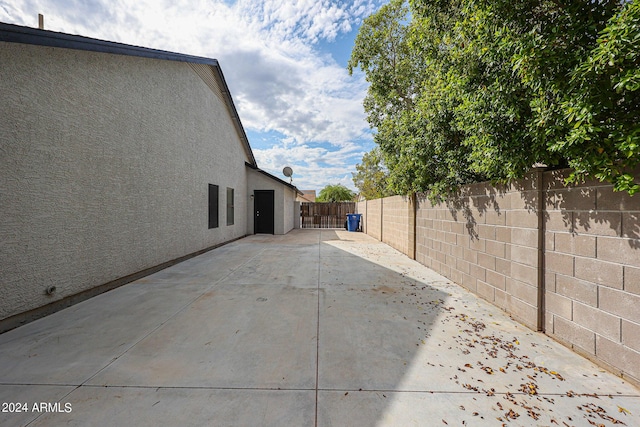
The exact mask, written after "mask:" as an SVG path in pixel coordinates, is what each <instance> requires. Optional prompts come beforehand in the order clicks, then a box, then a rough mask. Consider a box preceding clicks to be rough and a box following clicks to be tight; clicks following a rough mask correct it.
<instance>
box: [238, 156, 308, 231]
mask: <svg viewBox="0 0 640 427" xmlns="http://www.w3.org/2000/svg"><path fill="white" fill-rule="evenodd" d="M247 171H248V175H247V188H248V212H250V214H249V215H247V230H248V233H249V234H254V216H253V212H254V209H255V207H254V198H253V197H251V196H252V195H253V194H254V191H255V190H273V192H274V193H273V194H274V234H286V233H288V232H289V231H291V230H293V228H294V226H295V223H294V218H295V212H296V208H295V203H294V202H295V199H296V196H297V195H298V194H299V192H298V190H297V189H296V188H295V187H293V186H291V185H289V184H286V183H284V182H282V181H281V180H279V179H277V178H275V177H273V176H271V175H269V174H266V173H264V172H263V171H261V170H256V169H254V168H251V167H247ZM298 212H299V211H298ZM299 216H300V214H299V213H298V218H299Z"/></svg>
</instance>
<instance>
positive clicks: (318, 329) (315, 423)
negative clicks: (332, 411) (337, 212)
mask: <svg viewBox="0 0 640 427" xmlns="http://www.w3.org/2000/svg"><path fill="white" fill-rule="evenodd" d="M321 258H322V231H321V232H320V233H318V270H317V277H318V282H317V288H316V294H317V298H318V304H317V307H316V308H317V309H316V387H315V388H316V396H315V417H314V426H315V427H318V384H319V381H320V380H319V378H320V377H319V375H320V266H321V265H322V260H321Z"/></svg>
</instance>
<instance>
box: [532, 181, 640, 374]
mask: <svg viewBox="0 0 640 427" xmlns="http://www.w3.org/2000/svg"><path fill="white" fill-rule="evenodd" d="M566 174H567V172H566V171H554V172H547V173H545V180H544V182H545V196H546V197H545V200H546V206H545V218H544V220H545V223H544V237H545V240H544V248H545V252H544V263H545V265H544V271H545V331H546V333H547V334H549V335H551V336H553V337H554V338H556V339H558V340H559V341H562V342H564V343H565V344H567V345H569V346H570V347H572V348H573V349H574V350H576V351H578V352H579V353H581V354H584V355H586V356H588V357H590V358H594V359H597V360H598V361H601V362H604V363H605V364H606V365H608V367H609V368H610V369H612V370H614V371H615V372H617V373H618V374H621V375H622V376H626V377H630V378H632V379H634V380H635V381H636V382H640V339H639V338H638V337H640V197H638V196H635V197H630V196H629V195H627V194H626V193H618V192H614V191H613V189H612V186H611V185H603V184H601V183H596V182H587V183H585V184H582V185H579V186H574V187H572V188H569V189H567V188H565V187H564V186H563V180H564V178H566Z"/></svg>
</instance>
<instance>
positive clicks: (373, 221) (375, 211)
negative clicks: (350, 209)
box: [358, 199, 383, 240]
mask: <svg viewBox="0 0 640 427" xmlns="http://www.w3.org/2000/svg"><path fill="white" fill-rule="evenodd" d="M382 200H383V199H376V200H367V201H366V214H364V221H365V229H366V233H367V234H368V235H370V236H372V237H375V238H376V239H378V240H382V208H383V206H382ZM358 208H359V206H358ZM358 213H361V212H360V211H358Z"/></svg>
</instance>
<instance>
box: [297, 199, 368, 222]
mask: <svg viewBox="0 0 640 427" xmlns="http://www.w3.org/2000/svg"><path fill="white" fill-rule="evenodd" d="M355 211H356V204H355V202H335V203H330V202H329V203H321V202H317V203H311V202H303V203H301V204H300V216H301V219H302V221H301V222H302V228H344V223H345V221H346V220H347V214H350V213H355Z"/></svg>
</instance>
